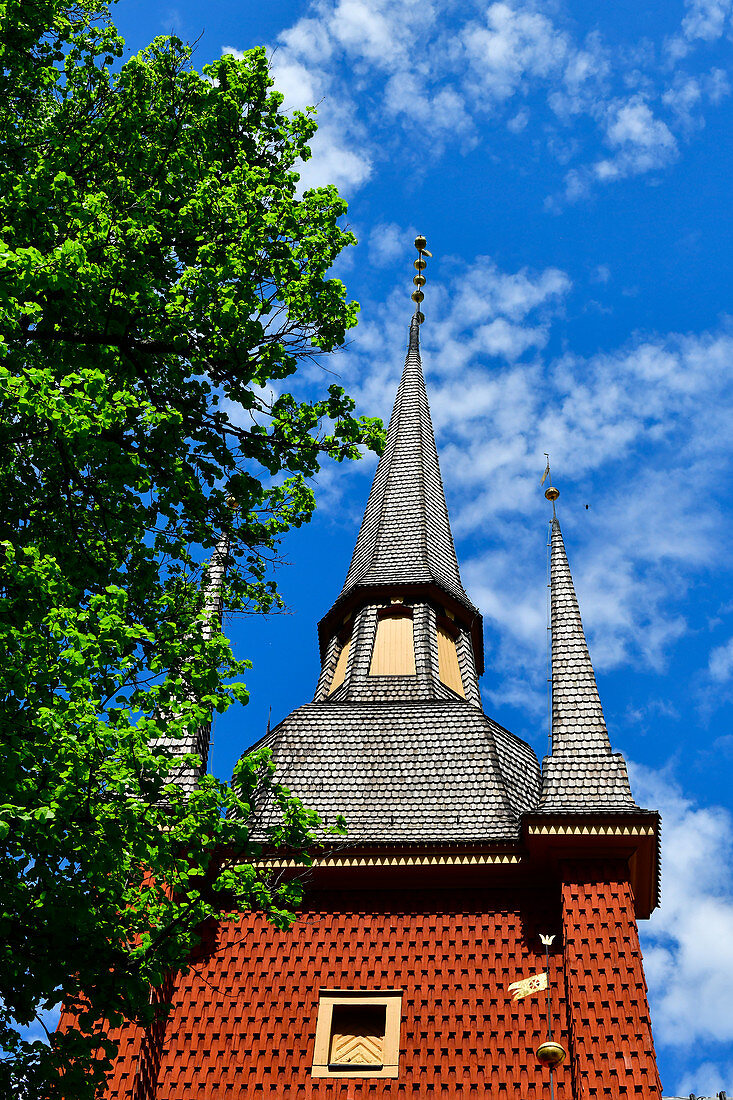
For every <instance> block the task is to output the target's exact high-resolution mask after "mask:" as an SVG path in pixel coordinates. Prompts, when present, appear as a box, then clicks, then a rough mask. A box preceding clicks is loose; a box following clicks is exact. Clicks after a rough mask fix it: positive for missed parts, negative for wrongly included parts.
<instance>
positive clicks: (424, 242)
mask: <svg viewBox="0 0 733 1100" xmlns="http://www.w3.org/2000/svg"><path fill="white" fill-rule="evenodd" d="M427 247H428V239H427V237H423V235H422V233H418V235H417V236H416V237H415V248H416V249H417V250H418V252H424V251H425V249H426V248H427Z"/></svg>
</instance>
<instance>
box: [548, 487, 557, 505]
mask: <svg viewBox="0 0 733 1100" xmlns="http://www.w3.org/2000/svg"><path fill="white" fill-rule="evenodd" d="M545 496H546V497H547V499H548V500H551V501H552V502H553V504H554V503H555V501H556V500H557V498H558V497H559V496H560V490H559V489H556V488H555V486H554V485H550V486H548V488H547V489H545Z"/></svg>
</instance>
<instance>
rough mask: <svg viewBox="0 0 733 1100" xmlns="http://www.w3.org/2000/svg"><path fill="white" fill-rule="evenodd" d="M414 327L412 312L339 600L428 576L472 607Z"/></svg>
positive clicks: (419, 580) (417, 334) (415, 326)
mask: <svg viewBox="0 0 733 1100" xmlns="http://www.w3.org/2000/svg"><path fill="white" fill-rule="evenodd" d="M419 331H420V330H419V326H418V325H417V323H416V322H415V321H414V319H413V323H412V325H411V327H410V343H409V348H408V351H407V358H406V359H405V366H404V370H403V372H402V379H401V381H400V385H399V389H398V390H397V398H396V400H395V404H394V409H393V410H392V416H391V418H390V422H389V428H388V430H387V439H386V443H385V448H384V452H383V454H382V457H381V458H380V460H379V465H378V466H377V472H376V474H375V475H374V482H373V484H372V489H371V492H370V494H369V500H368V502H367V506H366V511H365V513H364V519H363V521H362V525H361V530H360V531H359V537H358V539H357V542H356V546H355V548H354V554H353V557H352V559H351V565H350V567H349V571H348V574H347V576H346V581H345V582H344V586H343V589H342V590H341V594H340V596H339V598H338V600H337V603H339V602H340V601H342V600H343V599H344V598H345V597H346V596H347V595H348V594H349V593H351V592H352V591H353V590H354V589H355V588H357V587H358V586H363V587H369V586H372V585H391V584H395V583H401V584H420V583H425V582H433V583H435V584H438V585H439V586H440V587H441V588H443V589H444V590H445V591H447V592H448V593H450V594H451V595H453V596H455V597H456V598H457V599H458V600H459V601H460V602H461V603H463V604H464V605H465V606H466V607H467V608H468V609H469V610H471V611H475V608H474V606H473V604H472V603H471V601H470V600H469V598H468V596H467V595H466V592H465V591H464V588H463V585H462V584H461V577H460V572H459V569H458V561H457V559H456V551H455V547H454V545H453V536H452V534H451V529H450V521H449V519H448V509H447V507H446V503H445V493H444V491H443V481H442V479H441V476H440V467H439V464H438V453H437V450H436V447H435V436H434V434H433V425H432V421H431V419H430V408H429V405H428V398H427V393H426V390H425V381H424V379H423V373H422V364H421V362H420V345H419Z"/></svg>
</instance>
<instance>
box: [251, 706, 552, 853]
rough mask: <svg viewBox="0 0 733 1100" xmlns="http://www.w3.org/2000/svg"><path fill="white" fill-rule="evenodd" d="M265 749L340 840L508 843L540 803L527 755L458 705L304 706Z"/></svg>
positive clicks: (533, 762)
mask: <svg viewBox="0 0 733 1100" xmlns="http://www.w3.org/2000/svg"><path fill="white" fill-rule="evenodd" d="M267 743H268V744H269V745H270V746H271V747H272V749H273V751H274V755H275V759H276V762H277V770H276V779H277V780H278V781H279V782H281V783H284V784H285V785H286V786H288V787H289V788H290V789H291V791H292V792H293V794H296V795H299V796H300V797H301V798H302V799H303V801H304V802H305V803H306V805H308V806H309V807H311V808H312V809H315V810H318V811H319V813H320V814H321V815H322V817H324V818H325V819H326V820H327V823H328V822H330V823H333V821H334V819H335V817H336V815H337V814H340V813H342V814H343V815H344V816H345V817H346V820H347V824H348V827H349V832H348V837H347V842H348V843H359V844H369V843H386V842H389V843H393V842H394V843H409V842H412V843H421V844H422V843H448V842H451V841H465V842H478V841H487V842H493V841H505V840H506V841H512V840H516V839H518V837H519V815H520V814H521V813H522V811H523V810H526V809H531V808H533V807H534V806H536V805H537V799H538V797H539V785H540V772H539V764H538V762H537V758H536V757H535V754H534V753H533V752H532V750H531V748H530V747H529V746H528V745H526V744H525V743H524V742H523V741H520V740H519V738H517V737H515V736H514V735H513V734H511V733H508V732H507V731H506V730H504V729H502V728H501V726H498V725H497V724H496V723H495V722H492V721H491V719H490V718H487V717H486V715H485V714H483V712H482V711H481V710H479V708H478V707H474V706H471V704H469V703H466V702H464V701H462V700H460V701H459V700H455V701H454V700H445V701H443V700H435V701H430V702H418V703H414V702H413V703H410V702H405V701H398V702H395V703H382V704H377V703H361V704H349V703H337V702H323V703H309V704H307V705H306V706H303V707H300V708H299V709H298V710H296V711H293V713H292V714H290V715H289V716H288V717H287V718H286V719H285V720H284V721H283V722H282V723H281V724H280V725H279V726H278V727H276V729H274V730H273V731H272V733H271V734H270V736H269V738H268V740H267ZM273 820H274V819H273ZM262 824H263V826H264V825H266V824H267V820H266V819H265V820H263V822H262Z"/></svg>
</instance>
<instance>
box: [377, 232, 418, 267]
mask: <svg viewBox="0 0 733 1100" xmlns="http://www.w3.org/2000/svg"><path fill="white" fill-rule="evenodd" d="M416 235H417V231H416V230H415V229H413V228H410V229H404V228H403V227H402V226H400V225H397V224H396V223H395V222H377V224H376V225H375V226H374V227H373V228H372V230H371V232H370V234H369V263H370V264H372V265H373V266H374V267H386V266H387V265H388V264H391V263H393V262H394V261H395V260H400V259H401V260H405V261H406V257H407V256H408V255H409V257H410V260H412V259H414V256H415V253H414V252H413V251H412V241H413V239H414V238H415V236H416ZM407 266H408V265H407V263H406V262H405V267H406V268H407Z"/></svg>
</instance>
